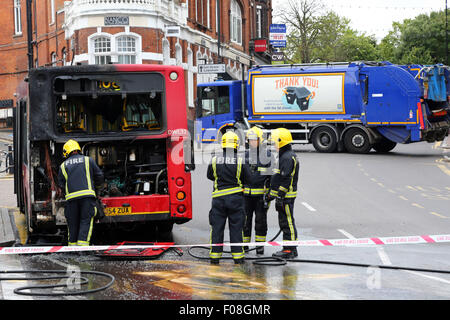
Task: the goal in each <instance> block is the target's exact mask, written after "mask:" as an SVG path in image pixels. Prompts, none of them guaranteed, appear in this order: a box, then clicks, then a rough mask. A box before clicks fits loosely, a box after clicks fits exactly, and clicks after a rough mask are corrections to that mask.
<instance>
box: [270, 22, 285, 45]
mask: <svg viewBox="0 0 450 320" xmlns="http://www.w3.org/2000/svg"><path fill="white" fill-rule="evenodd" d="M269 32H270V33H269V43H270V44H271V45H272V47H286V25H285V24H271V25H270V27H269Z"/></svg>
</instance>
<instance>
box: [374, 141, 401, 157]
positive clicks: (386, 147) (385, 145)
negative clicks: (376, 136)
mask: <svg viewBox="0 0 450 320" xmlns="http://www.w3.org/2000/svg"><path fill="white" fill-rule="evenodd" d="M396 145H397V143H396V142H394V141H391V140H388V139H386V138H384V139H383V140H381V141H379V142H377V143H375V144H374V145H373V149H374V150H375V151H376V152H378V153H388V152H389V151H391V150H392V149H394V148H395V146H396Z"/></svg>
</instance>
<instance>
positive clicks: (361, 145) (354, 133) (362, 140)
mask: <svg viewBox="0 0 450 320" xmlns="http://www.w3.org/2000/svg"><path fill="white" fill-rule="evenodd" d="M344 145H345V148H346V149H347V151H348V152H350V153H368V152H369V151H370V149H371V148H372V145H371V144H370V141H369V136H368V135H367V133H365V132H364V130H361V129H359V128H352V129H349V130H348V131H347V132H346V133H345V135H344Z"/></svg>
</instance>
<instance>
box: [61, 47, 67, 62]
mask: <svg viewBox="0 0 450 320" xmlns="http://www.w3.org/2000/svg"><path fill="white" fill-rule="evenodd" d="M61 59H62V65H63V66H65V65H66V60H67V50H66V48H65V47H64V48H62V50H61Z"/></svg>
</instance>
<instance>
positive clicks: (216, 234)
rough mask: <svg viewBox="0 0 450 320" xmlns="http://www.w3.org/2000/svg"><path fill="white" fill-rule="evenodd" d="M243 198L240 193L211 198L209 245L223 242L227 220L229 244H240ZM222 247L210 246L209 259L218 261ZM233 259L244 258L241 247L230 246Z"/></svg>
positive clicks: (242, 223)
mask: <svg viewBox="0 0 450 320" xmlns="http://www.w3.org/2000/svg"><path fill="white" fill-rule="evenodd" d="M244 215H245V213H244V197H243V195H242V193H234V194H230V195H226V196H221V197H215V198H212V206H211V210H210V211H209V224H210V226H211V240H210V242H211V244H221V243H223V241H224V239H223V238H224V231H225V223H226V221H227V220H228V228H229V231H230V243H242V228H243V227H244V219H245V217H244ZM222 252H223V247H222V246H211V250H210V252H209V257H210V258H211V259H220V258H221V257H222ZM231 254H232V256H233V259H243V258H244V248H243V247H242V246H231Z"/></svg>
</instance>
